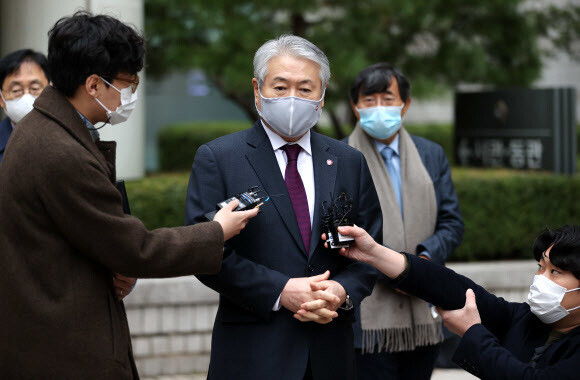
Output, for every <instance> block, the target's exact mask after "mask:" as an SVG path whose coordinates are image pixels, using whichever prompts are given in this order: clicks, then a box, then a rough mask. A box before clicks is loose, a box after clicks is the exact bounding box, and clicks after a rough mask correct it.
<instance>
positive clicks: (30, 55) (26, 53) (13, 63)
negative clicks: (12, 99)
mask: <svg viewBox="0 0 580 380" xmlns="http://www.w3.org/2000/svg"><path fill="white" fill-rule="evenodd" d="M24 62H32V63H36V64H37V65H38V66H40V68H41V69H42V71H44V75H45V76H46V79H48V80H50V78H49V76H48V61H47V60H46V57H45V56H44V54H42V53H39V52H37V51H34V50H31V49H22V50H16V51H14V52H12V53H10V54H8V55H6V56H4V57H3V58H2V59H0V87H2V88H4V80H6V77H7V76H9V75H12V74H14V73H16V72H18V70H20V66H22V64H23V63H24Z"/></svg>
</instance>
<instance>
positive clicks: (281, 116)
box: [256, 90, 324, 137]
mask: <svg viewBox="0 0 580 380" xmlns="http://www.w3.org/2000/svg"><path fill="white" fill-rule="evenodd" d="M258 92H259V94H260V97H261V98H262V101H261V106H262V111H261V112H260V110H259V109H258V105H257V104H256V110H257V111H258V114H259V115H260V116H261V117H262V119H264V121H265V122H266V123H268V125H270V127H272V129H274V131H276V132H278V133H279V134H281V135H282V136H285V137H299V136H302V135H303V134H305V133H306V132H308V130H309V129H310V128H312V127H314V125H315V124H316V123H317V122H318V119H320V115H322V99H323V98H324V92H323V93H322V97H321V98H320V100H308V99H303V98H298V97H296V96H286V97H283V98H264V97H263V96H262V93H261V92H260V90H258Z"/></svg>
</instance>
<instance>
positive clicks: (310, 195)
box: [260, 120, 315, 311]
mask: <svg viewBox="0 0 580 380" xmlns="http://www.w3.org/2000/svg"><path fill="white" fill-rule="evenodd" d="M260 123H261V124H262V128H264V130H265V131H266V134H267V135H268V138H269V139H270V144H272V148H273V149H274V154H275V155H276V160H277V161H278V166H280V171H281V172H282V177H283V178H284V179H286V165H287V164H288V156H287V155H286V152H285V151H284V150H282V149H281V148H282V147H283V146H284V145H286V144H288V142H287V141H286V140H284V139H283V138H282V137H280V136H279V135H277V134H275V133H274V132H272V130H271V129H270V128H268V127H266V126H265V125H264V122H263V121H262V120H260ZM293 144H298V145H300V147H301V148H302V150H301V151H300V153H298V160H297V162H296V166H297V167H298V173H299V174H300V177H301V178H302V183H303V184H304V190H305V191H306V199H307V200H308V212H309V213H310V226H311V228H312V220H313V218H314V196H315V193H314V167H313V164H312V147H311V145H310V131H308V132H306V134H305V135H304V136H302V137H301V138H300V140H298V141H296V142H295V143H293ZM280 297H282V294H280V296H278V299H277V300H276V303H275V304H274V306H273V307H272V310H273V311H278V310H280V308H281V307H282V305H280Z"/></svg>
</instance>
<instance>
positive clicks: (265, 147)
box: [246, 121, 306, 255]
mask: <svg viewBox="0 0 580 380" xmlns="http://www.w3.org/2000/svg"><path fill="white" fill-rule="evenodd" d="M247 143H248V145H249V149H248V151H247V152H246V158H247V159H248V161H249V162H250V165H251V166H252V168H253V169H254V171H255V172H256V175H257V176H258V178H259V179H260V183H261V185H262V188H263V189H264V191H266V193H267V194H269V195H277V194H283V195H281V196H275V197H271V198H270V202H271V203H272V204H273V205H274V207H275V208H276V211H278V214H279V215H280V218H282V221H283V222H284V224H285V225H286V228H287V229H288V231H289V232H290V234H291V235H292V237H293V238H294V240H295V241H296V243H297V244H298V246H299V247H300V248H301V250H302V252H303V253H304V254H305V255H306V248H305V247H304V242H303V241H302V235H301V234H300V229H299V228H298V222H297V221H296V215H294V208H292V202H291V201H290V195H289V194H288V189H287V188H286V183H285V182H284V177H283V176H282V173H281V172H280V166H279V165H278V161H277V160H276V156H275V154H274V150H273V149H272V144H270V140H269V139H268V135H266V132H265V131H264V130H263V127H262V125H261V124H260V122H259V121H258V122H257V123H256V124H254V126H253V127H252V129H251V130H250V134H249V136H248V138H247Z"/></svg>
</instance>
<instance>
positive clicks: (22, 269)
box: [0, 86, 223, 379]
mask: <svg viewBox="0 0 580 380" xmlns="http://www.w3.org/2000/svg"><path fill="white" fill-rule="evenodd" d="M9 149H10V153H9V154H7V155H6V157H5V158H4V161H3V162H2V165H0V189H1V191H0V215H2V218H1V219H0V252H1V254H0V299H1V300H2V306H1V307H0V377H2V378H6V379H16V378H17V379H44V378H50V379H130V378H134V377H137V374H136V372H135V371H134V369H133V358H132V355H131V349H130V346H131V343H130V338H129V328H128V325H127V319H126V318H125V315H124V313H123V307H122V303H121V302H120V301H118V300H117V297H116V295H115V293H114V288H113V284H112V272H117V273H121V274H124V275H128V276H131V277H169V276H181V275H188V274H199V273H215V272H217V271H218V270H219V268H220V264H221V259H222V256H223V253H222V252H223V251H222V247H223V231H222V229H221V227H220V226H219V224H218V223H216V222H212V223H205V224H202V225H199V226H189V227H178V228H172V229H158V230H155V231H148V230H147V229H146V228H145V226H144V225H143V223H141V222H140V221H139V220H138V219H136V218H134V217H131V216H128V215H125V214H124V213H123V207H122V201H121V195H120V193H119V191H117V188H116V187H115V164H114V163H115V143H114V142H97V143H95V142H94V141H93V140H92V139H91V136H90V135H89V131H88V129H87V128H86V126H85V123H84V122H83V120H82V119H81V117H80V116H79V114H78V113H77V111H76V110H75V109H74V108H73V107H72V105H71V104H70V103H69V102H68V101H67V99H66V98H65V97H64V96H63V95H62V94H61V93H60V92H58V91H57V90H55V89H54V88H52V87H51V86H47V87H46V88H45V90H44V91H43V92H42V94H41V95H40V96H39V97H38V99H37V100H36V102H35V104H34V109H33V110H32V111H31V112H30V113H29V114H28V115H27V116H26V117H25V118H24V119H22V120H21V121H20V122H19V123H18V127H17V128H16V129H15V131H14V133H13V134H12V137H11V138H10V146H9Z"/></svg>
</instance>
